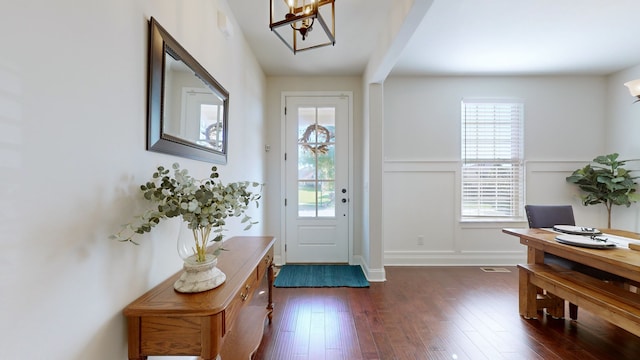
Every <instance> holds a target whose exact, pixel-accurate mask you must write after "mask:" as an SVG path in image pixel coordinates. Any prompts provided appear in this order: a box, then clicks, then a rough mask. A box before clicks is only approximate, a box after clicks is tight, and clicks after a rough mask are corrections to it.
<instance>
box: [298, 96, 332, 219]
mask: <svg viewBox="0 0 640 360" xmlns="http://www.w3.org/2000/svg"><path fill="white" fill-rule="evenodd" d="M335 115H336V110H335V108H334V107H300V108H298V184H299V185H298V216H300V217H335V140H336V135H335Z"/></svg>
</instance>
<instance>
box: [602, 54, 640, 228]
mask: <svg viewBox="0 0 640 360" xmlns="http://www.w3.org/2000/svg"><path fill="white" fill-rule="evenodd" d="M639 78H640V65H638V66H635V67H632V68H629V69H625V70H623V71H620V72H617V73H615V74H612V75H610V76H609V77H608V78H607V93H608V97H607V99H608V101H607V104H608V105H609V106H608V107H607V114H606V118H605V120H604V121H605V126H606V128H607V141H606V143H607V152H608V153H612V152H617V153H619V154H620V158H621V159H640V102H639V103H635V104H634V103H633V102H634V101H635V100H637V99H636V98H634V97H632V96H631V95H630V94H629V90H628V89H627V88H626V87H625V86H624V85H623V84H624V83H625V82H627V81H630V80H635V79H639ZM626 167H627V168H628V169H635V170H640V162H636V161H634V162H629V163H627V166H626ZM639 172H640V171H639ZM635 176H640V175H638V173H636V174H635ZM611 213H612V215H611V218H612V222H613V225H612V226H615V227H620V228H623V229H627V230H631V231H636V232H640V206H638V204H637V203H636V204H633V205H632V206H631V207H630V208H626V207H624V206H623V207H620V206H618V207H614V208H613V210H612V211H611Z"/></svg>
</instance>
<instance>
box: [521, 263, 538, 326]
mask: <svg viewBox="0 0 640 360" xmlns="http://www.w3.org/2000/svg"><path fill="white" fill-rule="evenodd" d="M529 276H530V274H529V272H528V271H526V270H524V269H518V280H519V283H518V293H519V294H518V299H519V301H518V302H519V303H518V306H519V308H520V315H521V316H522V317H524V318H525V319H537V318H538V311H537V304H536V302H537V297H538V288H537V286H535V285H533V284H531V281H530V279H529Z"/></svg>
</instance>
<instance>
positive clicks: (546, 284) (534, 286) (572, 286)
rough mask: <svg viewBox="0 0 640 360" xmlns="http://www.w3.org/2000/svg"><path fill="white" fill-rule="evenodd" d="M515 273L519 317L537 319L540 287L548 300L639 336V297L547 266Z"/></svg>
mask: <svg viewBox="0 0 640 360" xmlns="http://www.w3.org/2000/svg"><path fill="white" fill-rule="evenodd" d="M518 273H519V281H520V284H519V292H520V294H519V295H520V296H519V298H520V303H519V307H520V315H522V316H523V317H525V318H536V317H537V308H538V305H539V304H538V303H539V301H540V300H539V294H538V292H539V291H538V289H539V288H541V289H544V290H546V292H547V293H550V294H551V298H554V296H555V297H557V298H560V299H564V300H567V301H569V302H571V303H574V304H576V305H578V307H581V308H584V309H586V310H587V311H589V312H591V313H592V314H594V315H597V316H599V317H601V318H603V319H605V320H607V321H609V322H610V323H612V324H614V325H617V326H619V327H621V328H623V329H625V330H627V331H629V332H631V333H633V334H635V335H637V336H640V294H637V293H633V292H630V291H628V290H625V289H624V288H622V287H619V286H616V285H614V284H612V283H606V282H603V281H602V280H598V279H596V278H593V277H591V276H588V275H585V274H583V273H580V272H576V271H571V270H568V269H565V268H562V267H558V266H550V265H547V264H526V265H518ZM551 304H554V303H553V302H551ZM563 310H564V309H563ZM556 314H557V313H556ZM562 314H564V311H563V312H562ZM574 320H575V319H574Z"/></svg>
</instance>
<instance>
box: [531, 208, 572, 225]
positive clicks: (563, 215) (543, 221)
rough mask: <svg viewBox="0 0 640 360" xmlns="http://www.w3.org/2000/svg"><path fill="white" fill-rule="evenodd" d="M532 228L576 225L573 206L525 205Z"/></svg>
mask: <svg viewBox="0 0 640 360" xmlns="http://www.w3.org/2000/svg"><path fill="white" fill-rule="evenodd" d="M524 211H525V212H526V213H527V220H528V221H529V227H530V228H552V227H553V226H554V225H575V224H576V220H575V218H574V217H573V207H572V206H571V205H525V207H524Z"/></svg>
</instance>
